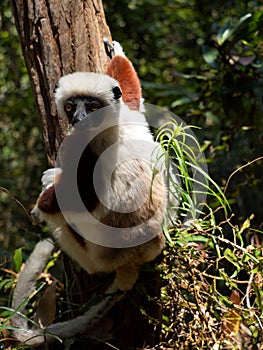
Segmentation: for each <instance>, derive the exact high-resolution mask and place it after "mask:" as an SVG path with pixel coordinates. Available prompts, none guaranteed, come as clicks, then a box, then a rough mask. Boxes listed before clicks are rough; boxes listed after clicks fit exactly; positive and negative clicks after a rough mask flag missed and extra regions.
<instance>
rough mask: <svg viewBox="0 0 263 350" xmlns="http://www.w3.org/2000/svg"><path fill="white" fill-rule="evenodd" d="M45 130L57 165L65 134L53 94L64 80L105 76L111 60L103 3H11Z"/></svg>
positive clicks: (50, 154) (50, 158) (49, 151)
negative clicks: (90, 74) (87, 75)
mask: <svg viewBox="0 0 263 350" xmlns="http://www.w3.org/2000/svg"><path fill="white" fill-rule="evenodd" d="M10 1H11V5H12V9H13V14H14V18H15V23H16V27H17V31H18V34H19V37H20V41H21V46H22V51H23V55H24V58H25V61H26V66H27V69H28V73H29V76H30V79H31V84H32V88H33V92H34V96H35V99H36V105H37V108H38V114H39V117H40V122H41V125H42V130H43V137H44V142H45V145H46V149H47V157H48V161H49V164H50V165H54V161H55V157H56V153H57V149H58V147H59V145H60V143H61V140H62V139H63V136H64V132H65V121H64V120H62V119H60V118H59V117H58V116H57V114H56V107H55V103H54V98H53V97H54V96H53V90H54V87H55V86H56V84H57V82H58V80H59V78H60V76H62V75H65V74H68V73H72V72H74V71H94V72H101V71H102V70H103V68H104V65H105V64H106V62H107V57H106V54H105V52H104V47H103V41H102V38H103V36H106V37H108V38H110V32H109V29H108V26H107V24H106V21H105V16H104V12H103V7H102V3H101V1H100V0H92V1H83V0H69V1H67V0H64V1H50V0H10Z"/></svg>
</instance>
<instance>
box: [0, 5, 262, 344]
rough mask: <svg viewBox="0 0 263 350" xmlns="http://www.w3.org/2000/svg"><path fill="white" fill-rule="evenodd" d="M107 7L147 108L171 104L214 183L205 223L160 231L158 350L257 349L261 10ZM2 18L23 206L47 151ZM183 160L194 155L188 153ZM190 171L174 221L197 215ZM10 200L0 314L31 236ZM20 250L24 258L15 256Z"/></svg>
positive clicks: (7, 130)
mask: <svg viewBox="0 0 263 350" xmlns="http://www.w3.org/2000/svg"><path fill="white" fill-rule="evenodd" d="M104 5H105V12H106V18H107V22H108V24H109V27H110V29H111V33H112V36H113V38H114V39H115V40H118V41H119V42H121V43H122V44H123V46H124V49H125V51H126V53H127V55H128V56H129V57H130V58H131V60H132V62H134V65H135V68H136V70H137V71H138V73H139V76H140V78H141V81H142V85H143V92H144V98H145V101H146V102H147V103H151V104H155V105H160V106H165V107H168V108H169V109H170V110H171V111H172V112H173V113H175V114H177V115H179V116H180V118H181V119H183V120H184V121H185V123H186V124H187V125H193V126H195V127H194V128H192V131H193V132H194V134H195V135H196V136H197V138H198V140H199V143H200V144H201V150H202V151H203V152H204V153H205V156H206V161H207V164H208V171H209V175H210V178H211V179H208V180H209V181H210V182H209V188H208V190H209V192H210V195H209V196H208V201H207V204H206V205H205V207H204V210H203V211H204V213H203V215H202V216H200V217H199V219H198V220H197V221H193V222H191V223H189V224H188V225H187V226H186V225H184V224H183V220H181V221H180V218H179V219H178V221H177V227H176V230H170V231H167V232H166V236H167V237H168V239H167V242H168V243H167V248H166V250H165V252H164V259H163V261H162V263H161V265H160V271H161V276H162V281H163V286H162V305H163V328H162V346H163V349H165V348H173V349H214V350H216V349H255V348H257V349H259V348H261V347H262V344H263V322H262V319H263V277H262V276H263V275H262V274H263V271H262V270H263V250H262V241H263V240H262V233H263V232H262V230H263V229H262V224H263V221H262V207H263V196H262V192H263V182H262V173H263V159H262V154H263V152H262V151H263V142H262V140H263V118H262V113H263V93H262V84H263V59H262V57H263V8H262V5H261V3H260V1H259V0H258V1H240V2H233V1H230V0H229V1H221V0H217V1H215V2H209V1H207V0H202V1H197V0H190V1H183V0H176V1H168V2H167V1H163V0H147V1H141V0H123V1H121V2H120V1H116V0H114V1H110V2H106V1H105V4H104ZM0 11H1V12H0V13H1V17H0V43H1V45H0V116H1V121H0V161H1V173H0V186H1V187H4V188H5V189H7V190H8V191H10V193H11V194H12V195H13V196H15V198H16V199H17V200H19V202H21V205H23V206H24V207H25V208H30V206H32V205H33V203H34V201H35V198H36V197H37V195H38V192H39V174H40V173H41V172H42V170H43V169H44V168H46V165H45V154H44V153H45V152H44V149H43V144H42V142H41V133H40V130H39V124H38V117H37V113H36V111H35V109H34V102H33V99H32V95H31V92H30V84H29V79H28V76H27V73H26V69H25V66H24V63H23V59H22V57H21V52H20V47H19V42H18V38H17V35H16V32H15V29H14V24H13V21H12V16H11V11H10V7H9V4H8V1H7V0H3V1H2V2H1V5H0ZM186 130H187V128H186ZM169 132H171V131H169ZM169 132H168V133H166V134H165V136H164V134H163V135H162V134H160V135H159V139H160V140H161V141H162V142H163V143H164V147H166V149H167V150H169V154H171V152H172V154H173V157H174V158H175V159H176V160H179V159H181V158H180V151H181V148H180V147H179V146H180V142H179V145H178V142H177V139H175V138H174V137H173V136H174V134H173V133H170V134H169ZM173 132H174V133H176V130H174V131H173ZM169 135H170V136H169ZM171 136H172V137H171ZM169 140H170V141H169ZM185 152H186V154H187V152H188V156H189V157H188V158H191V151H190V150H187V149H185ZM189 152H190V153H189ZM192 160H193V159H192ZM188 161H189V159H188ZM187 166H189V163H188V164H187V162H186V163H183V162H181V163H179V168H178V169H179V170H180V171H181V173H183V174H185V176H184V186H183V187H184V190H185V191H184V193H183V195H184V198H185V202H186V203H188V206H185V207H183V208H180V210H181V211H180V214H181V215H183V214H184V213H185V212H186V208H188V209H189V208H190V210H191V209H193V206H192V207H191V201H189V202H187V200H188V199H189V198H190V197H189V196H188V193H189V191H190V192H191V190H192V187H191V186H193V183H191V171H189V172H187ZM10 193H7V192H6V191H3V190H1V191H0V212H1V213H2V214H1V216H0V241H1V245H0V253H1V254H0V256H1V258H0V259H1V266H0V267H3V268H5V269H7V270H4V271H3V270H2V273H1V277H0V306H5V307H8V306H10V290H11V288H12V286H13V285H14V283H15V278H16V272H18V271H19V267H20V266H21V263H22V260H24V259H25V257H26V256H27V254H28V252H29V251H30V250H31V249H32V244H33V242H32V241H36V240H37V239H38V237H37V236H36V234H34V232H33V231H34V228H33V226H32V224H31V223H30V221H29V220H28V218H27V215H26V213H25V211H24V210H23V208H22V206H21V205H19V204H18V202H17V201H15V200H14V199H13V197H12V195H11V194H10ZM224 196H225V197H226V198H227V201H228V203H229V204H230V206H231V210H229V209H227V204H226V203H225V202H224ZM190 199H191V198H190ZM185 202H184V203H185ZM20 246H23V250H16V251H15V248H17V247H20ZM13 251H15V253H13ZM12 271H15V272H12ZM5 312H6V311H5ZM1 317H7V315H6V314H3V313H2V314H1ZM0 344H1V343H0ZM159 348H160V349H161V348H162V347H161V345H160V347H159Z"/></svg>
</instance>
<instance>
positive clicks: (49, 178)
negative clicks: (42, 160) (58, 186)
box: [40, 168, 62, 196]
mask: <svg viewBox="0 0 263 350" xmlns="http://www.w3.org/2000/svg"><path fill="white" fill-rule="evenodd" d="M61 173H62V169H61V168H51V169H47V170H46V171H44V172H43V175H42V178H41V183H42V192H43V191H45V190H46V189H47V188H49V187H50V186H52V185H53V184H54V182H56V181H55V180H56V178H57V176H59V175H60V174H61ZM40 196H41V194H40Z"/></svg>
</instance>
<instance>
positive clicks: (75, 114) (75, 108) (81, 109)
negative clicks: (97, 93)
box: [64, 96, 106, 126]
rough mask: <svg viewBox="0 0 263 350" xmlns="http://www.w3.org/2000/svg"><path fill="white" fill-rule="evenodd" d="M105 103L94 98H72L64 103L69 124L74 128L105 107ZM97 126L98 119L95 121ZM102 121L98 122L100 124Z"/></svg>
mask: <svg viewBox="0 0 263 350" xmlns="http://www.w3.org/2000/svg"><path fill="white" fill-rule="evenodd" d="M105 106H106V104H105V102H103V101H101V100H100V99H98V98H96V97H92V96H80V97H71V98H69V99H67V100H66V102H65V103H64V110H65V113H66V114H67V117H68V120H69V122H70V123H71V124H72V125H73V126H74V125H75V124H76V123H78V122H79V121H82V120H84V119H85V118H87V117H88V116H89V115H90V113H92V112H95V111H97V110H98V109H100V108H103V107H105ZM93 122H95V124H96V119H95V120H94V121H93ZM99 122H100V121H99V120H98V123H99Z"/></svg>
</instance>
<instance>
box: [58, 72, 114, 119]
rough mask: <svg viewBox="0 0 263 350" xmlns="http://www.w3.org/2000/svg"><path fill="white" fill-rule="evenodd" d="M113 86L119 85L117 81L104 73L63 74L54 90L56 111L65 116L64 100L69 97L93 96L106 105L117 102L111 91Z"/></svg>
mask: <svg viewBox="0 0 263 350" xmlns="http://www.w3.org/2000/svg"><path fill="white" fill-rule="evenodd" d="M115 86H119V84H118V83H117V81H116V80H114V79H112V78H111V77H109V76H108V75H105V74H98V73H92V72H76V73H72V74H69V75H65V76H63V77H62V78H60V80H59V85H58V88H57V90H56V92H55V101H56V105H57V110H58V113H59V114H60V115H61V116H64V117H66V113H65V111H64V102H65V101H66V100H67V99H68V98H70V97H76V96H94V97H98V98H101V99H102V100H104V101H105V102H106V103H107V105H112V104H114V103H118V101H115V100H114V95H113V93H112V89H113V88H114V87H115Z"/></svg>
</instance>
